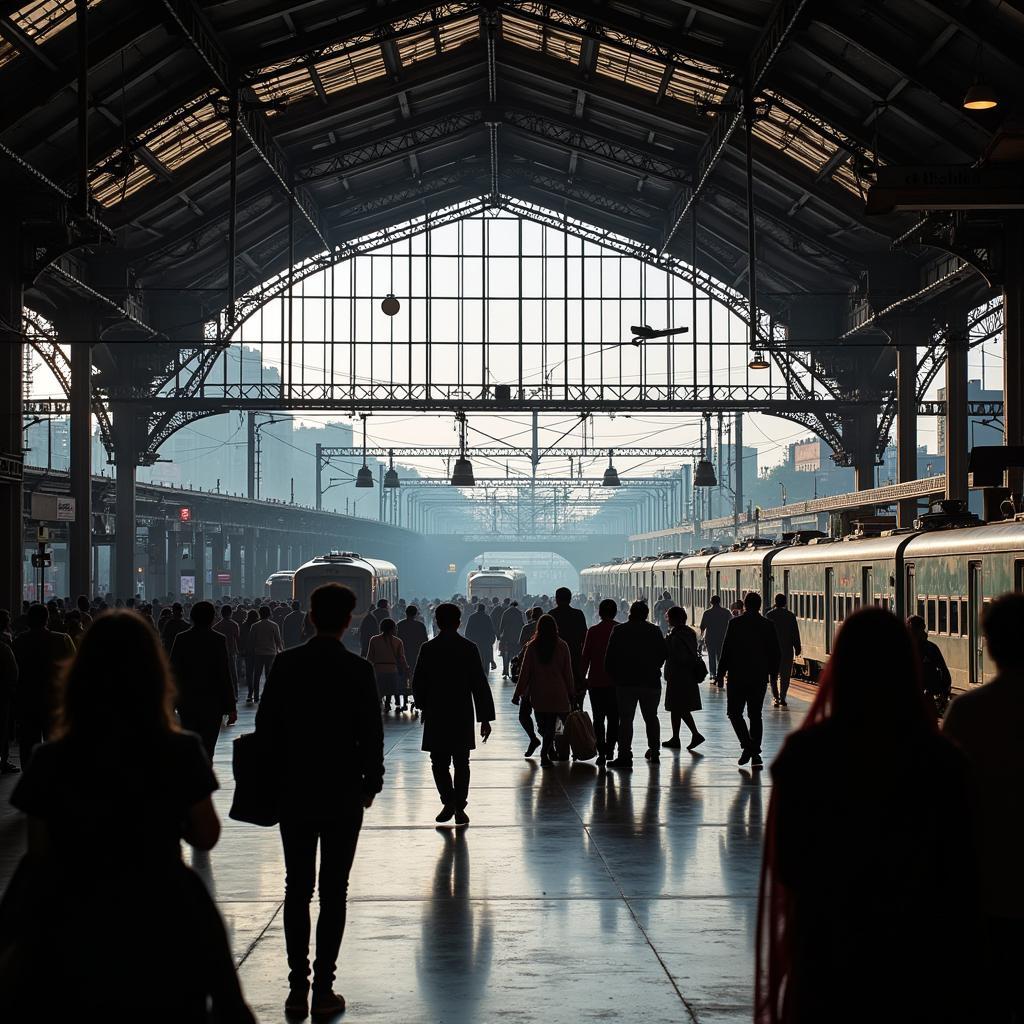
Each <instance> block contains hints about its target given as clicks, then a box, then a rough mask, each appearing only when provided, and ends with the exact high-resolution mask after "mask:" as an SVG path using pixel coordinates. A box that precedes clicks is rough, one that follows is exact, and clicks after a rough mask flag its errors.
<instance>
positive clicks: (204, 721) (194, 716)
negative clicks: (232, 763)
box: [178, 708, 224, 763]
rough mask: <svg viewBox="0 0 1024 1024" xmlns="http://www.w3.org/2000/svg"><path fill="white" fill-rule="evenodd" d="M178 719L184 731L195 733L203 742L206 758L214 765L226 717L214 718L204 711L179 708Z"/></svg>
mask: <svg viewBox="0 0 1024 1024" xmlns="http://www.w3.org/2000/svg"><path fill="white" fill-rule="evenodd" d="M178 718H179V719H180V720H181V727H182V729H186V730H187V731H188V732H194V733H195V734H196V735H197V736H198V737H199V739H200V740H202V743H203V749H204V750H205V751H206V756H207V757H208V758H209V759H210V762H211V763H212V762H213V754H214V751H215V750H216V749H217V737H218V736H219V735H220V726H221V722H223V720H224V716H223V715H216V716H214V715H211V714H210V713H209V712H203V711H199V712H196V711H188V710H185V711H182V710H181V709H180V708H179V709H178Z"/></svg>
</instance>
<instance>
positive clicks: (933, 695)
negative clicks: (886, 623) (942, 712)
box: [907, 615, 953, 709]
mask: <svg viewBox="0 0 1024 1024" xmlns="http://www.w3.org/2000/svg"><path fill="white" fill-rule="evenodd" d="M907 628H908V629H909V630H910V637H911V639H912V640H913V641H914V646H915V647H916V648H917V656H918V658H919V659H920V661H921V685H922V686H923V688H924V692H925V694H926V695H927V696H928V698H929V699H930V700H931V702H932V704H933V705H934V706H935V707H936V709H938V708H942V709H945V707H946V705H947V704H948V703H949V695H950V693H951V691H952V689H953V679H952V677H951V676H950V674H949V668H948V667H947V666H946V659H945V658H944V657H943V656H942V651H940V650H939V646H938V644H936V643H933V642H932V641H931V640H929V639H928V627H927V626H926V625H925V621H924V619H923V618H921V616H920V615H911V616H910V618H909V619H907Z"/></svg>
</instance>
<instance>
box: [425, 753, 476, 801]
mask: <svg viewBox="0 0 1024 1024" xmlns="http://www.w3.org/2000/svg"><path fill="white" fill-rule="evenodd" d="M450 765H452V766H454V769H455V781H454V784H453V782H452V776H451V772H449V770H448V768H449V766H450ZM430 770H431V771H432V772H433V773H434V785H435V786H437V795H438V796H439V797H440V798H441V803H443V804H444V805H445V807H454V808H455V809H456V810H462V809H463V808H464V807H465V806H466V804H467V803H469V751H468V750H432V751H431V752H430Z"/></svg>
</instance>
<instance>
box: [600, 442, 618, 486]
mask: <svg viewBox="0 0 1024 1024" xmlns="http://www.w3.org/2000/svg"><path fill="white" fill-rule="evenodd" d="M601 486H602V487H621V486H622V482H621V481H620V480H619V471H618V470H617V469H616V468H615V467H614V466H613V465H612V450H611V448H609V449H608V468H607V469H606V470H605V471H604V479H603V480H602V481H601Z"/></svg>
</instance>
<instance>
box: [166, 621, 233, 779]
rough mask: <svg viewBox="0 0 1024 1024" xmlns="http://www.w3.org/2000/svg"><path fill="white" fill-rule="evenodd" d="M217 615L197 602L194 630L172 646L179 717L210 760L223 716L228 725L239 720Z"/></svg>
mask: <svg viewBox="0 0 1024 1024" xmlns="http://www.w3.org/2000/svg"><path fill="white" fill-rule="evenodd" d="M215 616H216V610H215V609H214V607H213V605H212V604H210V602H209V601H197V602H196V603H195V604H194V605H192V611H191V613H190V615H189V618H191V620H192V628H191V629H186V630H183V631H182V632H180V633H178V634H177V636H175V638H174V642H173V643H172V645H171V668H172V669H173V670H174V679H175V682H176V683H177V684H178V697H177V706H178V717H179V718H180V719H181V724H182V727H183V728H185V729H188V730H189V732H194V733H196V734H197V735H198V736H199V738H200V739H201V740H202V741H203V747H204V748H205V749H206V754H207V756H208V757H209V758H210V760H211V761H213V752H214V750H215V749H216V747H217V736H218V735H219V734H220V725H221V721H222V720H223V718H224V716H225V715H227V718H228V725H233V724H234V723H235V722H237V721H238V714H237V712H236V710H235V684H234V680H233V679H232V676H231V665H230V663H229V661H228V644H227V640H226V639H225V638H224V636H223V635H222V634H221V633H217V632H214V629H213V620H214V618H215Z"/></svg>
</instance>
